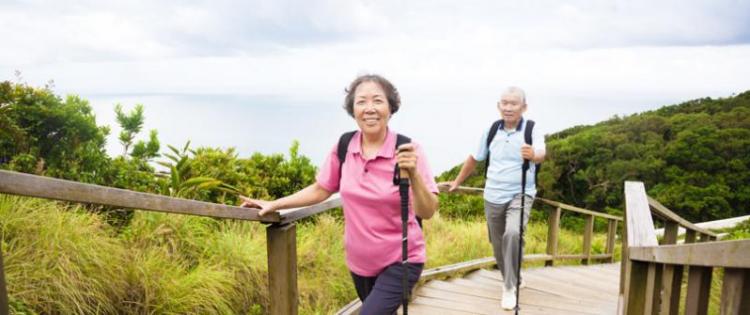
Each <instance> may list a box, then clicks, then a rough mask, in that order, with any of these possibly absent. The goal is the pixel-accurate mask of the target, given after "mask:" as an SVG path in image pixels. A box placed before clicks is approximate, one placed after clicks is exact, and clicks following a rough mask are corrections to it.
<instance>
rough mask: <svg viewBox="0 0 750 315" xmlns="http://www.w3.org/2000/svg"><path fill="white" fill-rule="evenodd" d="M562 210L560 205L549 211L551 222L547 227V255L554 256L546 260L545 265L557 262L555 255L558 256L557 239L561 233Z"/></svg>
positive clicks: (548, 219) (549, 220)
mask: <svg viewBox="0 0 750 315" xmlns="http://www.w3.org/2000/svg"><path fill="white" fill-rule="evenodd" d="M561 212H562V211H561V210H560V208H559V207H558V208H555V210H552V211H550V212H549V217H548V218H547V221H548V223H549V224H548V227H547V255H550V256H552V260H547V261H545V262H544V265H545V266H552V265H554V264H555V256H557V239H558V237H559V235H560V213H561Z"/></svg>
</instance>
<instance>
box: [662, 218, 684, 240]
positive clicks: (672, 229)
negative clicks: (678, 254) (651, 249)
mask: <svg viewBox="0 0 750 315" xmlns="http://www.w3.org/2000/svg"><path fill="white" fill-rule="evenodd" d="M679 229H680V225H679V224H677V223H675V222H671V221H667V222H664V237H662V239H661V244H662V245H672V244H677V233H678V232H679Z"/></svg>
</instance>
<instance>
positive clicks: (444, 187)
mask: <svg viewBox="0 0 750 315" xmlns="http://www.w3.org/2000/svg"><path fill="white" fill-rule="evenodd" d="M449 187H450V185H449V184H448V183H440V184H438V189H439V190H440V192H441V193H450V194H467V195H476V194H482V193H483V192H484V189H483V188H477V187H466V186H458V188H456V190H455V191H453V192H449V191H448V188H449ZM534 200H539V201H541V202H544V203H546V204H548V205H550V206H553V207H558V208H560V209H564V210H568V211H572V212H577V213H581V214H586V215H593V216H595V217H600V218H605V219H610V220H617V221H622V220H623V219H622V217H618V216H614V215H611V214H607V213H601V212H596V211H591V210H588V209H583V208H579V207H576V206H571V205H568V204H564V203H562V202H558V201H553V200H549V199H544V198H542V197H535V198H534Z"/></svg>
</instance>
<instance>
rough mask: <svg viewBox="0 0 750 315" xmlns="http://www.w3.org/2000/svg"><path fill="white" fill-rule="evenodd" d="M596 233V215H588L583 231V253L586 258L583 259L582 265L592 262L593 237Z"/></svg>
mask: <svg viewBox="0 0 750 315" xmlns="http://www.w3.org/2000/svg"><path fill="white" fill-rule="evenodd" d="M593 235H594V216H593V215H589V216H587V217H586V226H585V227H584V231H583V255H584V256H586V258H584V259H582V260H581V264H582V265H588V264H589V263H590V262H591V238H592V237H593Z"/></svg>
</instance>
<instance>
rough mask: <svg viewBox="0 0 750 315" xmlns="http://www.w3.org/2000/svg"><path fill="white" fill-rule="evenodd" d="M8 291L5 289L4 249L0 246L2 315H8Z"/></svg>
mask: <svg viewBox="0 0 750 315" xmlns="http://www.w3.org/2000/svg"><path fill="white" fill-rule="evenodd" d="M8 312H9V310H8V291H7V290H6V289H5V265H4V264H3V248H2V246H0V314H2V315H6V314H8Z"/></svg>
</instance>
